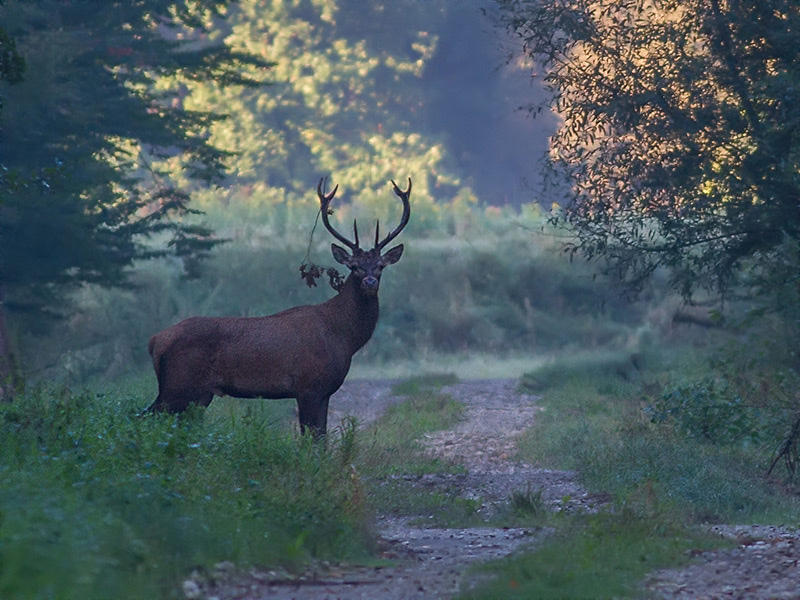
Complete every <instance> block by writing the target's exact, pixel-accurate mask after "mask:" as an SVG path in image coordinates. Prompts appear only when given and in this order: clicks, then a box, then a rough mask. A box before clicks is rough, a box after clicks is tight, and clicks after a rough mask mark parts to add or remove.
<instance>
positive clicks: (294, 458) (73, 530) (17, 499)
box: [0, 390, 370, 598]
mask: <svg viewBox="0 0 800 600" xmlns="http://www.w3.org/2000/svg"><path fill="white" fill-rule="evenodd" d="M140 404H141V400H140V399H139V398H132V397H130V396H128V395H125V394H106V395H97V396H92V395H89V394H80V395H73V394H70V393H68V392H63V393H59V394H56V393H53V392H45V391H43V390H42V391H37V392H35V393H31V394H29V395H28V396H26V397H24V398H20V399H19V400H18V401H17V402H15V403H14V404H11V405H2V406H0V430H1V432H0V433H2V438H3V445H2V449H0V473H1V474H2V479H3V486H2V490H0V515H1V520H0V564H1V565H2V568H0V595H2V596H3V597H26V598H52V597H59V598H64V597H72V598H77V597H118V598H121V597H125V598H138V597H141V598H153V597H173V596H175V597H177V596H178V589H179V585H180V582H181V581H182V578H184V577H185V576H186V575H187V574H188V572H189V571H190V569H192V568H194V567H196V566H197V565H202V566H206V567H210V566H211V565H213V564H214V563H216V562H219V561H223V560H233V561H236V562H237V564H239V565H240V566H245V565H248V564H274V565H283V566H286V567H288V568H296V567H301V566H302V565H303V564H305V563H306V562H307V561H308V560H309V559H311V558H320V559H326V558H328V559H330V558H333V557H336V558H339V559H341V558H346V557H348V556H350V557H354V556H361V555H363V554H364V553H365V552H366V551H367V548H368V546H369V543H370V542H369V536H368V533H367V531H366V529H365V517H366V511H367V508H366V506H365V504H364V502H363V497H362V495H361V489H360V486H359V483H358V480H357V478H354V477H351V476H350V470H349V467H347V466H343V465H345V462H344V461H343V460H342V456H340V454H339V445H338V443H337V441H336V439H332V440H331V441H330V444H329V451H328V452H325V451H324V450H323V449H322V448H321V447H319V445H318V444H314V443H313V441H312V440H311V439H309V438H307V437H304V438H297V437H296V436H292V435H290V434H288V433H287V432H286V431H285V430H283V429H282V428H277V427H275V426H274V425H273V422H274V419H273V417H272V415H271V413H269V412H263V411H261V410H259V409H258V404H257V403H250V404H248V408H247V409H246V410H245V411H244V412H243V413H239V414H236V413H230V414H227V415H226V414H220V412H219V411H217V412H216V413H214V412H213V411H209V412H207V413H205V414H204V413H203V411H197V413H195V414H190V415H188V416H187V417H186V418H183V419H180V420H177V419H175V418H174V417H167V416H157V417H148V418H140V417H136V416H135V409H136V408H138V406H139V405H140Z"/></svg>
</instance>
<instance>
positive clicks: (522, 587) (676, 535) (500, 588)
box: [459, 511, 724, 599]
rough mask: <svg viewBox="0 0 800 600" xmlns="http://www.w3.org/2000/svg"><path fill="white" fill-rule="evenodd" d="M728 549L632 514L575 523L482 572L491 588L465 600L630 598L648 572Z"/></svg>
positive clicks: (472, 593)
mask: <svg viewBox="0 0 800 600" xmlns="http://www.w3.org/2000/svg"><path fill="white" fill-rule="evenodd" d="M722 545H724V543H723V542H721V541H720V540H719V539H711V537H710V536H704V535H702V534H698V533H695V532H691V531H689V530H687V529H685V528H683V527H680V526H676V525H665V524H664V523H663V522H660V521H655V522H654V521H653V520H651V519H648V518H642V517H640V516H638V515H636V514H633V513H631V512H630V511H623V512H622V513H621V514H612V513H601V514H598V515H585V516H583V517H580V518H575V519H573V520H572V521H571V522H569V523H568V524H566V525H565V526H563V527H561V528H560V529H559V530H558V531H557V532H556V533H555V534H554V536H553V537H551V538H549V539H547V540H546V541H545V542H544V543H543V544H541V547H539V548H538V549H536V550H534V551H533V552H531V553H527V554H523V555H520V556H515V557H512V558H509V559H506V560H503V561H495V562H492V563H489V564H488V565H486V566H485V567H480V568H479V570H489V571H491V572H492V574H493V575H494V577H493V581H492V583H491V584H488V585H484V586H482V587H479V588H478V589H477V590H471V591H468V592H466V593H464V594H462V595H461V596H459V597H460V598H465V599H467V598H470V599H478V598H493V599H494V598H497V599H499V598H628V597H636V595H637V593H639V592H640V590H638V589H637V587H636V584H637V582H638V581H640V580H641V579H642V578H643V577H644V576H645V575H647V574H648V573H650V572H652V571H654V570H656V569H658V568H660V567H664V566H675V565H680V564H682V563H685V562H687V561H688V555H689V551H702V550H710V549H712V548H717V547H720V546H722Z"/></svg>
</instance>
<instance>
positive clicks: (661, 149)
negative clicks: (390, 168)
mask: <svg viewBox="0 0 800 600" xmlns="http://www.w3.org/2000/svg"><path fill="white" fill-rule="evenodd" d="M500 4H501V11H502V15H503V17H502V18H503V20H504V23H505V24H506V26H507V27H508V29H509V30H510V31H511V32H513V34H514V35H516V36H518V39H519V40H521V41H522V54H523V55H524V57H526V58H527V59H529V60H531V61H532V62H533V63H534V64H535V65H536V69H540V70H541V76H542V77H543V80H544V82H545V83H546V85H547V86H548V88H549V90H550V92H551V96H550V100H549V101H548V103H547V104H549V106H550V107H552V109H553V110H554V111H556V112H557V114H558V115H559V116H560V118H561V119H562V122H561V126H560V128H559V130H558V132H557V133H556V134H555V135H554V136H553V138H552V145H551V152H550V155H549V157H548V162H549V166H550V167H551V174H553V175H558V176H563V177H564V178H566V180H567V181H568V184H567V185H568V188H569V190H570V193H569V199H568V202H567V203H566V204H565V206H564V207H563V210H562V211H561V212H560V213H559V214H558V215H557V216H556V217H555V220H556V221H557V222H559V223H562V224H566V225H568V226H570V227H571V228H572V229H573V230H574V232H575V234H576V236H577V241H576V244H575V246H574V247H573V248H572V249H573V251H578V250H579V251H581V252H583V253H584V254H586V255H587V256H589V257H597V258H605V259H608V260H609V262H610V264H611V265H612V266H613V267H614V268H615V269H616V270H617V271H618V272H619V273H620V274H621V275H623V276H625V277H627V279H628V281H629V282H630V283H631V285H632V286H633V287H634V289H636V288H637V287H638V286H640V285H642V284H643V282H644V281H645V280H646V279H647V277H648V276H649V275H650V274H651V273H652V272H653V271H654V270H656V269H657V268H659V267H668V268H669V270H670V273H671V277H672V283H673V285H674V286H675V287H676V288H677V289H679V290H680V291H681V292H682V294H683V295H684V296H686V297H691V296H692V294H693V293H695V292H697V291H698V290H701V289H705V290H710V291H713V292H725V291H727V290H730V289H731V287H732V286H734V285H736V284H737V283H742V282H745V283H748V284H749V285H753V286H756V288H755V289H756V290H757V291H759V290H760V292H761V293H762V294H766V293H771V292H773V291H774V290H775V289H778V288H781V289H785V290H790V291H791V290H793V293H795V294H796V293H797V291H798V290H797V287H798V284H800V281H799V280H798V234H800V206H799V205H798V202H799V201H800V54H798V52H797V48H798V44H799V43H800V4H798V3H797V2H796V1H795V0H763V1H760V2H740V1H738V0H688V1H687V0H626V1H622V2H620V1H618V0H613V1H612V0H535V1H526V0H502V1H501V2H500ZM541 108H542V106H537V107H531V110H534V111H535V110H541ZM758 286H760V288H759V287H758ZM776 286H777V287H776Z"/></svg>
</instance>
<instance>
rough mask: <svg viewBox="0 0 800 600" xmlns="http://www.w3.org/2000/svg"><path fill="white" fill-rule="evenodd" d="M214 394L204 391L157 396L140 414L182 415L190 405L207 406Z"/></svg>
mask: <svg viewBox="0 0 800 600" xmlns="http://www.w3.org/2000/svg"><path fill="white" fill-rule="evenodd" d="M213 398H214V394H212V393H210V392H204V391H195V392H182V393H181V392H179V393H173V394H164V393H160V392H159V394H158V397H157V398H156V400H155V402H153V403H152V404H151V405H150V406H148V407H147V408H146V409H144V411H142V414H148V413H155V412H168V413H173V414H177V413H182V412H184V411H185V410H186V409H187V408H189V405H190V404H197V405H199V406H208V405H209V404H211V400H212V399H213Z"/></svg>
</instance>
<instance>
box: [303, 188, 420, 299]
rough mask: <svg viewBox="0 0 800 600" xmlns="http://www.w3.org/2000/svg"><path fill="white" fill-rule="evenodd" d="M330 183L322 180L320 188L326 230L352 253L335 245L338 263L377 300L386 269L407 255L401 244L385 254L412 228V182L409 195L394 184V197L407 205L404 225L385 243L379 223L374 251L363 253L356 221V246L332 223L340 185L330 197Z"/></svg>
mask: <svg viewBox="0 0 800 600" xmlns="http://www.w3.org/2000/svg"><path fill="white" fill-rule="evenodd" d="M326 182H327V180H326V179H320V182H319V185H318V186H317V195H318V196H319V202H320V206H321V210H322V222H323V224H324V225H325V229H327V230H328V231H329V232H330V234H331V235H332V236H333V237H335V238H336V239H337V240H339V241H340V242H341V243H342V244H344V245H345V246H347V247H348V248H349V249H350V251H349V252H348V251H347V250H345V249H344V248H342V247H341V246H339V245H338V244H331V252H332V253H333V258H334V260H336V262H338V263H340V264H343V265H344V266H346V267H347V268H348V269H350V272H351V274H352V276H353V277H354V278H355V279H356V283H357V284H358V288H359V289H360V290H361V292H362V293H363V294H365V295H367V296H374V295H376V294H377V293H378V287H379V285H380V281H381V272H382V271H383V269H384V268H385V267H387V266H388V265H393V264H394V263H396V262H397V261H398V260H400V257H401V256H402V255H403V244H399V245H397V246H395V247H394V248H391V249H390V250H387V251H386V252H385V253H383V254H382V252H383V249H384V248H385V247H386V246H387V245H388V244H389V242H391V241H392V240H393V239H394V238H396V237H397V236H398V234H399V233H400V232H401V231H403V228H405V226H406V225H407V224H408V218H409V216H410V215H411V205H410V203H409V199H408V198H409V195H410V194H411V178H410V177H409V178H408V188H407V189H406V190H405V191H403V190H401V189H400V188H399V187H397V184H396V183H395V182H394V181H392V188H393V189H394V193H395V194H396V195H397V197H398V198H400V200H402V201H403V216H402V217H401V218H400V224H399V225H398V226H397V227H396V228H395V229H394V230H393V231H392V232H391V233H389V235H387V236H386V237H385V238H384V239H383V240H381V239H380V221H378V222H376V224H375V246H374V247H373V248H372V249H371V250H362V249H361V247H360V246H359V243H358V225H357V223H356V221H355V220H353V237H354V240H355V241H352V242H351V241H350V240H348V239H347V238H346V237H345V236H343V235H342V234H341V233H339V232H338V231H336V230H335V229H334V228H333V226H332V225H331V224H330V222H329V221H328V214H329V212H328V211H329V208H330V203H331V200H333V197H334V196H335V195H336V190H338V189H339V186H338V185H337V186H336V187H334V188H333V191H331V193H330V194H325V190H324V188H325V184H326Z"/></svg>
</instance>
